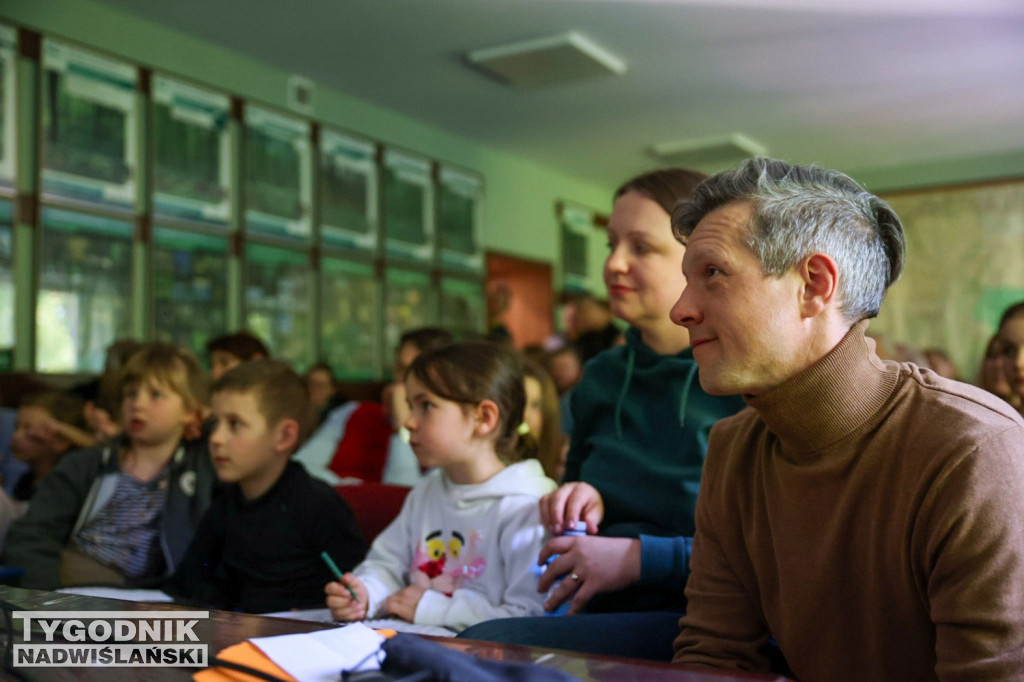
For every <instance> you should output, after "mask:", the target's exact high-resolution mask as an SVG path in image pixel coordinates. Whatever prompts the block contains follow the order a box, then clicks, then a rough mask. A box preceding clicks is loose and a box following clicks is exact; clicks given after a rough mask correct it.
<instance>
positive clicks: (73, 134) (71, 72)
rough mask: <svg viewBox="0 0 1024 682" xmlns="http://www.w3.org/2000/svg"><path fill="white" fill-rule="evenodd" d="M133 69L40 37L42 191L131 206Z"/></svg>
mask: <svg viewBox="0 0 1024 682" xmlns="http://www.w3.org/2000/svg"><path fill="white" fill-rule="evenodd" d="M137 80H138V76H137V74H136V69H135V67H133V66H131V65H129V64H126V63H123V62H118V61H115V60H113V59H109V58H107V57H101V56H99V55H97V54H93V53H92V52H87V51H85V50H80V49H78V48H74V47H71V46H69V45H65V44H64V43H60V42H58V41H55V40H51V39H49V38H48V39H46V41H45V42H44V43H43V111H42V122H43V126H42V136H43V145H42V148H43V191H44V192H46V193H48V194H55V195H60V196H64V197H69V198H72V199H79V200H82V201H89V202H93V203H98V204H113V205H118V206H131V205H133V203H134V201H135V182H136V173H137V169H136V156H137V153H136V144H137V142H136V138H137V135H136V130H137V126H138V116H137V113H136V82H137Z"/></svg>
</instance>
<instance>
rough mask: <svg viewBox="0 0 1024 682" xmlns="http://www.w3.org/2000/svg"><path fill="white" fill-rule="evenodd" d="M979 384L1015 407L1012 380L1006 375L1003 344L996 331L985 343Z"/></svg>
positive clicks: (1016, 405)
mask: <svg viewBox="0 0 1024 682" xmlns="http://www.w3.org/2000/svg"><path fill="white" fill-rule="evenodd" d="M978 386H979V387H980V388H983V389H985V390H986V391H988V392H989V393H992V394H994V395H997V396H999V397H1000V398H1002V399H1003V400H1005V401H1007V402H1008V403H1010V404H1011V405H1013V406H1014V407H1016V408H1018V409H1019V407H1020V405H1019V404H1014V400H1015V399H1014V398H1013V397H1012V396H1011V395H1010V380H1009V379H1008V378H1007V377H1006V362H1005V361H1004V360H1003V344H1002V341H1000V340H999V332H998V331H996V333H995V334H993V335H992V338H990V339H989V340H988V343H987V344H985V357H984V358H982V361H981V369H980V370H979V372H978Z"/></svg>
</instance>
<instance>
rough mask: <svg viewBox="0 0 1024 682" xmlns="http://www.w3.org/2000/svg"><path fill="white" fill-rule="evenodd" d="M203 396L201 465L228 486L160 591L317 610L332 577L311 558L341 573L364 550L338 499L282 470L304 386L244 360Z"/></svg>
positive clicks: (300, 423) (249, 606)
mask: <svg viewBox="0 0 1024 682" xmlns="http://www.w3.org/2000/svg"><path fill="white" fill-rule="evenodd" d="M211 394H212V400H211V402H212V406H213V418H214V428H213V432H212V433H211V435H210V455H211V457H212V459H213V465H214V468H215V469H216V471H217V477H218V478H219V479H220V481H221V482H222V483H225V484H228V485H226V486H225V488H224V490H223V491H222V492H221V494H220V495H219V496H218V497H217V499H216V500H215V501H214V502H213V504H212V505H211V506H210V509H209V511H208V512H207V513H206V516H204V517H203V520H202V522H201V523H200V526H199V529H198V530H197V531H196V535H195V538H194V539H193V541H192V544H191V545H190V546H189V549H188V552H187V553H186V555H185V558H184V559H183V560H182V562H181V565H180V566H179V567H178V570H177V571H175V574H174V575H173V576H172V577H171V579H170V580H169V581H168V582H167V584H165V585H164V589H165V590H166V591H167V592H168V593H169V594H171V595H173V596H175V597H179V598H183V599H186V600H188V601H192V602H200V603H205V604H208V605H210V606H213V607H215V608H223V609H234V610H240V611H247V612H250V613H265V612H270V611H284V610H287V609H293V608H312V607H320V606H322V605H323V586H324V584H325V583H327V582H330V581H331V580H333V579H334V576H333V575H332V574H331V572H330V570H329V569H328V568H327V566H326V565H325V563H324V562H323V560H322V559H321V557H320V554H321V552H325V551H326V552H327V553H328V554H329V555H330V556H331V557H332V558H333V559H334V560H335V562H337V564H338V565H339V567H341V569H342V570H343V571H348V570H350V569H351V568H352V567H354V566H355V565H356V564H357V563H359V562H360V561H361V560H362V559H363V556H364V555H365V554H366V542H365V540H364V539H363V537H362V534H361V533H360V532H359V528H358V526H357V525H356V521H355V517H354V516H353V514H352V510H351V509H349V507H348V504H347V503H346V502H345V501H344V500H343V499H342V498H341V496H340V495H338V494H337V493H336V492H335V491H334V490H333V489H332V488H330V487H329V486H328V485H327V484H325V483H323V482H321V481H317V480H315V479H312V478H310V476H309V475H308V474H307V473H306V470H305V469H303V468H302V465H301V464H298V463H296V462H292V461H291V460H290V458H291V455H292V453H294V452H295V450H296V449H297V447H298V446H299V445H300V444H301V443H302V440H303V439H304V438H305V436H306V435H307V433H308V431H309V428H310V425H311V416H312V415H311V409H310V405H309V396H308V393H307V390H306V386H305V383H304V382H303V381H302V378H301V377H300V376H299V375H298V374H297V373H295V371H294V370H292V369H291V368H290V367H289V366H288V365H287V364H285V363H283V362H279V361H276V360H252V361H250V362H247V363H243V364H242V365H240V366H238V367H236V368H235V369H233V370H231V371H229V372H228V373H226V374H224V375H223V376H222V377H221V378H220V379H218V380H217V381H216V382H215V383H214V384H213V386H212V388H211Z"/></svg>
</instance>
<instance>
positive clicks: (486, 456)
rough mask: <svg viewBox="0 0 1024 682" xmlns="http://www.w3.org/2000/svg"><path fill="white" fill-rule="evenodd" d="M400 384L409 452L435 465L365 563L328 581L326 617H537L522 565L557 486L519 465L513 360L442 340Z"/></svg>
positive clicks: (432, 621)
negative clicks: (541, 507)
mask: <svg viewBox="0 0 1024 682" xmlns="http://www.w3.org/2000/svg"><path fill="white" fill-rule="evenodd" d="M404 384H405V389H406V394H407V395H408V396H409V403H410V411H409V416H408V418H407V419H406V422H405V425H406V427H407V428H408V429H409V432H410V434H411V437H412V439H411V442H412V446H413V449H414V450H415V452H416V456H417V458H419V461H420V463H421V464H422V465H423V466H424V467H427V468H432V469H433V470H432V471H431V472H430V473H428V474H427V475H426V476H425V477H424V478H423V479H422V480H421V481H420V482H419V483H417V484H416V486H415V487H414V488H413V489H412V491H411V492H410V493H409V495H408V497H406V499H405V503H404V505H403V506H402V511H401V512H400V513H399V515H398V518H396V519H395V520H394V522H392V523H391V525H389V526H388V527H387V528H386V529H385V530H384V531H383V532H382V533H381V534H380V535H379V536H377V539H376V540H375V541H374V542H373V545H372V546H371V548H370V553H369V554H368V555H367V557H366V560H365V561H364V562H363V563H361V564H359V566H357V567H356V569H355V571H353V572H350V573H346V574H345V575H344V576H343V577H342V578H341V581H340V582H337V581H335V582H331V583H328V584H327V585H326V587H325V588H324V590H325V592H326V594H327V599H326V603H327V606H328V608H330V609H331V614H332V615H333V616H334V618H335V619H336V620H339V621H360V620H364V619H367V618H380V617H383V616H391V617H393V618H395V619H399V620H401V621H407V622H411V623H416V624H419V625H433V626H441V627H445V628H448V629H450V630H451V631H453V632H458V631H460V630H462V629H464V628H466V627H467V626H469V625H472V624H474V623H477V622H479V621H481V620H485V619H488V618H496V617H499V616H528V615H534V614H539V613H540V612H541V601H542V597H541V596H540V595H539V594H538V593H537V589H536V584H537V579H536V576H535V575H534V574H533V572H532V571H531V567H532V566H533V565H534V562H535V561H536V559H537V553H538V552H539V551H540V548H541V545H542V544H543V541H544V528H543V527H542V526H541V524H540V515H539V513H538V510H537V500H538V499H539V498H540V497H541V495H544V494H545V493H547V492H550V491H551V490H552V489H554V487H555V484H554V482H552V481H551V480H550V479H548V478H546V477H545V476H544V472H543V471H542V469H541V466H540V464H539V463H538V462H537V460H534V459H527V460H524V461H519V459H520V457H521V453H520V451H519V450H518V447H519V442H520V441H519V437H518V427H519V425H520V424H521V423H522V422H523V406H524V404H525V402H526V401H525V394H524V389H523V371H522V365H521V362H520V358H519V356H518V355H517V354H516V353H515V351H513V350H511V349H507V348H506V347H504V346H502V345H499V344H496V343H492V342H477V343H459V344H452V345H448V346H442V347H440V348H436V349H434V350H432V351H425V352H423V353H422V354H421V355H419V356H418V357H417V358H416V359H415V360H414V361H413V363H412V365H411V366H410V367H409V369H408V371H407V372H406V375H405V382H404ZM399 627H400V626H399Z"/></svg>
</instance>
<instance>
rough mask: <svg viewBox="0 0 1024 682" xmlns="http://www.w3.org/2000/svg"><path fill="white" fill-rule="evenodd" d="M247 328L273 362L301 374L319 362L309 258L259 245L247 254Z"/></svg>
mask: <svg viewBox="0 0 1024 682" xmlns="http://www.w3.org/2000/svg"><path fill="white" fill-rule="evenodd" d="M245 257H246V267H245V322H246V327H247V329H249V331H251V332H252V333H254V334H256V335H257V336H259V337H260V338H261V339H263V340H264V341H265V342H266V343H267V345H268V346H269V347H270V350H271V353H272V354H273V356H274V357H276V358H280V359H282V360H287V361H288V362H291V363H292V366H293V367H294V368H295V370H296V371H298V372H303V371H305V370H306V368H308V367H309V366H310V365H311V364H312V363H313V362H314V352H315V349H314V340H313V309H312V306H313V303H312V301H313V286H312V284H313V282H312V270H311V269H310V267H309V256H308V255H307V254H305V253H302V252H299V251H292V250H290V249H282V248H276V247H271V246H263V245H260V244H250V245H248V246H247V247H246V249H245Z"/></svg>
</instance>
